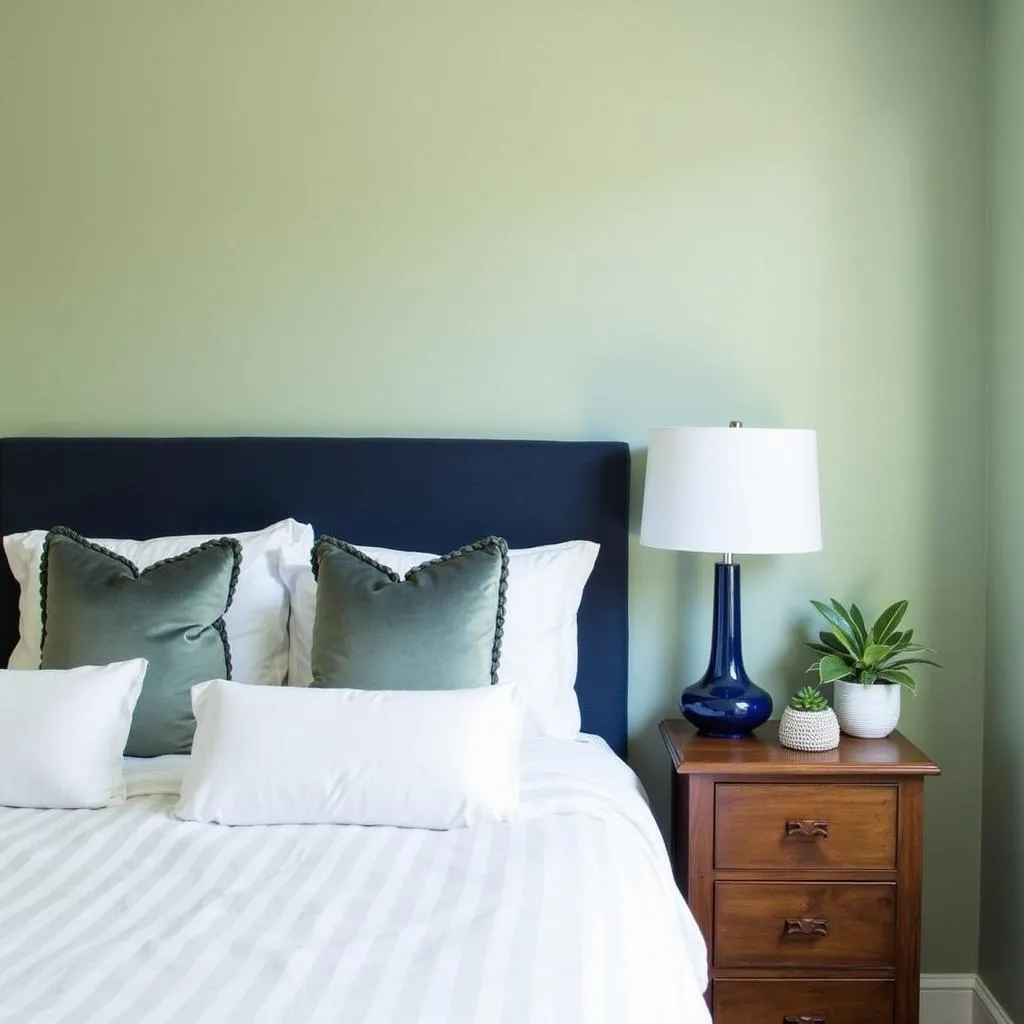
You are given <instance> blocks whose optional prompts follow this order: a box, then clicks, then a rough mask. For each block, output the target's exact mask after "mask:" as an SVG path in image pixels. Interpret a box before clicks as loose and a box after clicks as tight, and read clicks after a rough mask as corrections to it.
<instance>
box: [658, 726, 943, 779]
mask: <svg viewBox="0 0 1024 1024" xmlns="http://www.w3.org/2000/svg"><path fill="white" fill-rule="evenodd" d="M661 735H662V738H663V739H664V740H665V745H666V746H667V747H668V749H669V752H670V753H671V755H672V761H673V763H674V764H675V770H676V772H677V773H679V774H680V775H688V774H691V773H694V774H702V775H707V774H716V773H719V772H720V773H721V774H723V775H776V774H779V773H783V774H786V775H938V774H939V772H940V769H939V766H938V765H937V764H935V762H934V761H932V760H931V759H930V758H928V757H926V756H925V755H924V754H922V753H921V751H920V750H918V749H917V747H915V746H914V744H913V743H911V742H910V740H908V739H907V738H906V737H905V736H904V735H902V733H899V732H894V733H891V734H890V735H889V736H887V737H886V738H885V739H882V740H859V739H854V738H853V737H852V736H843V737H842V739H841V740H840V741H839V746H838V747H837V748H836V749H835V750H825V751H822V752H820V753H805V752H804V751H802V750H787V749H786V748H785V747H782V746H780V745H779V723H778V722H766V723H765V724H764V725H762V726H761V727H760V728H759V729H758V730H757V732H755V733H754V734H753V735H752V736H749V737H747V738H745V739H741V740H725V739H715V738H713V737H709V736H698V735H697V732H696V730H695V729H694V728H693V726H692V725H690V724H689V722H686V721H684V720H683V719H681V718H672V719H668V720H667V721H664V722H662V723H661Z"/></svg>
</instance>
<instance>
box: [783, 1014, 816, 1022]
mask: <svg viewBox="0 0 1024 1024" xmlns="http://www.w3.org/2000/svg"><path fill="white" fill-rule="evenodd" d="M782 1024H825V1018H824V1017H818V1016H814V1017H809V1016H807V1015H806V1014H804V1016H802V1017H783V1018H782Z"/></svg>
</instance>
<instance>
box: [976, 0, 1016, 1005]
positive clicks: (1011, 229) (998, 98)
mask: <svg viewBox="0 0 1024 1024" xmlns="http://www.w3.org/2000/svg"><path fill="white" fill-rule="evenodd" d="M991 17H992V34H991V38H992V87H993V89H992V96H993V108H992V109H993V117H992V143H993V146H992V154H993V159H992V243H993V250H992V251H993V259H992V356H991V361H992V388H991V398H990V402H991V435H990V442H989V444H990V446H989V496H990V497H989V559H988V564H989V577H988V645H987V655H988V666H987V668H988V671H987V680H986V690H985V769H984V771H985V787H984V812H983V814H984V816H983V833H982V849H983V857H982V871H981V920H982V921H983V922H984V927H983V929H982V932H981V953H980V963H979V970H980V974H981V976H982V979H983V980H984V981H985V983H986V984H987V985H988V986H989V988H990V989H991V991H992V993H993V995H995V997H996V999H998V1000H999V1002H1000V1003H1001V1004H1002V1006H1003V1008H1004V1009H1005V1010H1006V1012H1007V1013H1008V1014H1009V1015H1010V1017H1011V1018H1012V1019H1013V1020H1017V1021H1024V973H1022V972H1021V964H1022V962H1024V878H1022V872H1021V865H1022V864H1024V749H1022V746H1021V725H1022V723H1024V668H1022V665H1024V647H1022V643H1021V623H1022V622H1024V548H1022V546H1021V521H1022V518H1024V462H1022V459H1021V441H1022V438H1024V406H1022V404H1021V390H1022V389H1024V294H1022V292H1021V287H1020V282H1021V268H1022V267H1024V65H1022V64H1021V59H1020V55H1021V53H1022V52H1024V5H1022V4H1021V3H1020V2H1019V0H996V2H995V3H993V4H992V14H991Z"/></svg>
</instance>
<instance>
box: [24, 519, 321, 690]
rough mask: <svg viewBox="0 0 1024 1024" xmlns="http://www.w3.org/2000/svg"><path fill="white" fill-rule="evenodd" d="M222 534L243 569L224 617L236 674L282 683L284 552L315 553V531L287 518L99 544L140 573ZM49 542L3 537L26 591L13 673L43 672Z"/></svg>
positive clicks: (39, 533)
mask: <svg viewBox="0 0 1024 1024" xmlns="http://www.w3.org/2000/svg"><path fill="white" fill-rule="evenodd" d="M220 536H233V537H235V538H236V539H237V540H238V541H239V543H240V544H241V545H242V564H241V567H240V569H239V573H238V584H237V586H236V587H235V596H234V599H233V600H232V602H231V607H230V608H229V609H228V611H227V614H226V615H225V616H224V625H225V626H226V628H227V633H228V643H229V644H230V647H231V675H232V677H233V678H235V679H237V680H239V681H240V682H245V683H263V684H266V685H271V686H280V685H281V684H282V683H283V682H284V681H285V678H286V677H287V674H288V590H287V588H286V587H285V585H284V583H283V581H282V579H281V572H280V568H281V565H280V562H281V554H282V552H283V551H285V550H286V549H289V548H292V547H296V548H298V547H302V546H305V547H306V548H312V546H313V527H312V526H310V525H309V524H308V523H297V522H296V521H295V520H294V519H284V520H282V521H281V522H279V523H274V524H273V525H272V526H268V527H266V529H263V530H258V531H254V532H251V533H235V534H202V535H195V536H188V537H156V538H154V539H152V540H104V539H98V540H95V543H96V544H99V545H101V546H102V547H105V548H107V549H109V550H110V551H113V552H115V554H118V555H123V556H124V557H125V558H127V559H129V560H130V561H132V562H134V563H135V565H136V566H137V567H138V568H139V569H145V568H146V566H148V565H152V564H153V563H154V562H160V561H163V559H165V558H173V557H174V556H175V555H180V554H183V553H184V552H186V551H189V550H191V549H192V548H194V547H197V546H198V545H199V544H202V543H203V542H204V541H207V540H210V539H211V538H212V537H220ZM90 539H92V538H90ZM45 540H46V531H45V530H32V531H30V532H28V533H12V534H11V535H10V536H7V537H4V550H5V551H6V553H7V561H8V563H9V564H10V566H11V572H12V573H13V575H14V578H15V579H16V580H17V581H18V585H19V586H20V587H21V600H20V604H19V608H20V612H21V617H20V622H19V632H20V634H21V636H20V639H19V640H18V645H17V646H16V647H15V648H14V652H13V653H12V654H11V658H10V661H9V662H8V665H7V667H8V668H12V669H37V668H39V646H40V641H41V633H42V615H41V610H40V595H39V561H40V558H41V556H42V553H43V543H44V542H45Z"/></svg>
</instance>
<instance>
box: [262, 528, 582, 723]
mask: <svg viewBox="0 0 1024 1024" xmlns="http://www.w3.org/2000/svg"><path fill="white" fill-rule="evenodd" d="M360 550H361V551H364V552H365V553H366V554H368V555H369V556H370V557H371V558H373V559H374V560H375V561H378V562H380V563H381V564H383V565H386V566H388V567H389V568H391V569H393V570H394V571H395V572H397V573H398V574H399V575H401V576H404V575H405V574H406V573H407V572H408V571H409V570H410V569H413V568H415V567H416V566H417V565H422V564H423V563H424V562H428V561H430V560H431V559H434V558H436V557H437V555H433V554H430V553H428V552H422V551H393V550H391V549H389V548H371V547H361V548H360ZM599 550H600V545H598V544H595V543H593V542H592V541H589V540H570V541H566V542H565V543H563V544H548V545H545V546H542V547H536V548H513V549H510V550H509V553H508V591H507V593H506V598H505V630H504V634H503V636H502V641H501V661H500V663H499V666H498V682H499V683H505V684H509V685H513V686H515V688H516V690H517V692H518V694H519V698H520V700H521V701H522V704H523V707H524V710H525V721H524V732H525V734H526V735H530V736H550V737H553V738H555V739H572V738H574V737H575V736H577V735H578V734H579V731H580V705H579V701H578V700H577V698H576V690H575V685H576V666H577V659H578V655H579V648H578V645H577V639H576V613H577V611H578V610H579V606H580V601H581V599H582V597H583V588H584V587H585V586H586V583H587V580H588V579H589V578H590V573H591V571H592V570H593V568H594V562H595V561H596V559H597V554H598V551H599ZM281 572H282V576H283V578H284V581H285V584H286V585H287V587H288V590H289V592H290V593H291V600H292V617H291V623H290V626H289V629H290V632H291V652H290V655H289V663H288V682H289V685H291V686H309V684H310V682H311V681H312V678H313V673H312V669H311V667H310V658H311V654H312V649H313V621H314V619H315V618H316V581H315V580H314V579H313V571H312V569H311V568H310V553H309V550H308V549H306V550H303V549H302V548H300V547H298V546H294V547H292V548H290V549H289V550H288V551H287V552H285V554H284V555H283V559H282V566H281Z"/></svg>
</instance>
